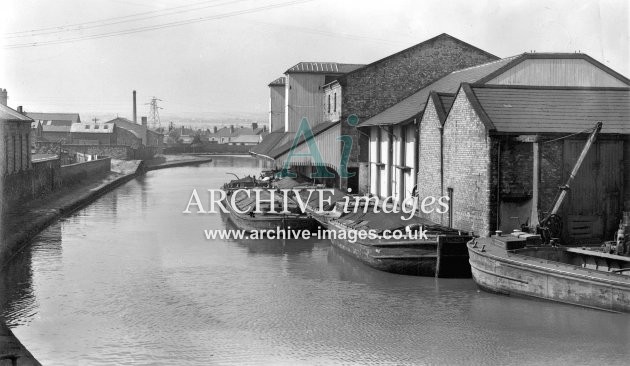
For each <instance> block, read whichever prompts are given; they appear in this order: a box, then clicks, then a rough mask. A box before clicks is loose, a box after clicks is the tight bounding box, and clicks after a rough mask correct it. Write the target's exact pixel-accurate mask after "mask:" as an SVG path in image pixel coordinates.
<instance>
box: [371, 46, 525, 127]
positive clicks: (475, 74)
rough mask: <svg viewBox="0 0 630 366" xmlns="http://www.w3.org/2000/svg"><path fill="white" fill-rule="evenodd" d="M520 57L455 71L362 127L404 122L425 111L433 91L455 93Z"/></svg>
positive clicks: (374, 117)
mask: <svg viewBox="0 0 630 366" xmlns="http://www.w3.org/2000/svg"><path fill="white" fill-rule="evenodd" d="M518 57H521V55H519V56H513V57H507V58H504V59H501V60H497V61H492V62H488V63H485V64H481V65H477V66H472V67H468V68H465V69H461V70H457V71H453V72H452V73H450V74H448V75H446V76H444V77H443V78H441V79H438V80H436V81H435V82H433V83H431V84H429V85H427V86H426V87H423V88H422V89H419V90H418V91H417V92H415V93H414V94H412V95H410V96H409V97H407V98H405V99H403V100H401V101H400V102H399V103H397V104H394V105H393V106H391V107H389V108H388V109H386V110H384V111H382V112H381V113H379V114H377V115H375V116H373V117H372V118H370V119H367V120H366V121H364V122H363V123H361V124H360V126H375V125H391V124H397V123H401V122H404V121H406V120H408V119H410V118H413V117H414V116H416V115H418V114H419V113H421V112H422V111H424V107H425V106H426V103H427V99H428V97H429V94H430V93H431V91H437V92H444V93H455V92H457V89H458V88H459V86H460V84H461V83H474V82H476V81H478V80H479V79H481V78H483V77H485V76H487V75H489V74H491V73H493V72H494V71H496V70H498V69H499V68H501V67H503V66H504V65H507V64H508V63H510V62H512V61H514V60H515V59H517V58H518Z"/></svg>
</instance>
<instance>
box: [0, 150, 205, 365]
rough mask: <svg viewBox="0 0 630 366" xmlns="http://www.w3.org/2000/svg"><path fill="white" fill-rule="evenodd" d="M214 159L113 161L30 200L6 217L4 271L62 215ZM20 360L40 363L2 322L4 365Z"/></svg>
mask: <svg viewBox="0 0 630 366" xmlns="http://www.w3.org/2000/svg"><path fill="white" fill-rule="evenodd" d="M209 161H212V158H198V157H186V156H172V157H169V156H167V157H165V158H164V159H163V160H158V161H151V162H149V164H146V165H145V164H144V162H143V161H141V160H129V161H124V160H113V161H112V166H111V170H112V171H111V172H110V173H109V174H107V175H106V176H104V177H102V178H99V179H92V180H87V181H85V182H82V183H80V184H79V185H75V186H72V187H67V188H64V189H60V190H58V191H55V192H54V193H52V194H50V195H48V196H47V197H45V198H42V199H38V200H33V201H30V202H28V203H26V204H24V205H22V206H21V207H19V208H18V209H15V210H13V211H11V212H8V213H5V214H4V215H3V218H2V228H1V232H0V235H1V238H2V245H1V247H0V270H2V269H3V268H4V267H5V266H6V265H7V263H8V262H9V261H11V259H12V258H13V257H14V256H15V255H16V254H17V253H18V252H20V251H21V250H22V249H23V248H24V247H25V246H26V245H28V242H29V240H31V239H32V238H33V237H35V236H36V235H37V234H38V233H40V232H41V231H42V230H44V229H46V228H47V227H48V226H49V225H51V224H52V223H54V222H56V221H57V220H58V219H59V218H61V217H62V216H64V215H67V214H69V213H71V212H73V211H76V210H78V209H80V208H82V207H85V206H86V205H88V204H90V203H92V202H94V201H95V200H96V199H98V198H99V197H101V196H102V195H103V194H105V193H107V192H110V191H112V190H113V189H115V188H116V187H118V186H120V185H122V184H124V183H126V182H128V181H130V180H131V179H133V178H135V177H137V176H139V175H141V174H143V173H144V172H145V171H149V170H158V169H166V168H172V167H178V166H186V165H198V164H202V163H206V162H209ZM4 359H6V360H11V361H12V360H14V359H15V360H16V362H17V365H39V362H38V361H37V360H35V359H34V358H33V356H32V355H31V354H30V353H29V352H28V350H27V349H26V348H24V347H23V346H22V344H21V343H20V341H19V340H18V339H17V338H16V337H15V336H14V335H13V333H12V332H11V330H10V329H9V328H8V327H7V326H6V325H5V324H4V323H2V322H0V364H1V362H3V360H4Z"/></svg>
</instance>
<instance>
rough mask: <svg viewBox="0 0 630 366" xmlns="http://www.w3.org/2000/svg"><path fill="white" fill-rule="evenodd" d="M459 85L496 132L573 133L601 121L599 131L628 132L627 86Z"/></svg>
mask: <svg viewBox="0 0 630 366" xmlns="http://www.w3.org/2000/svg"><path fill="white" fill-rule="evenodd" d="M462 87H463V88H464V90H465V91H466V95H467V96H468V97H469V98H471V96H472V98H474V100H471V104H472V105H473V107H474V108H475V109H476V111H477V113H478V114H479V115H480V117H481V118H482V119H485V120H486V121H484V122H485V123H486V125H490V126H494V129H495V130H496V131H497V132H506V133H574V132H579V131H583V130H586V129H589V128H592V127H593V126H594V125H595V123H596V122H597V121H602V122H603V128H602V131H601V132H602V133H616V134H630V88H583V87H582V88H580V87H573V88H570V87H528V86H499V85H468V84H464V85H463V86H462ZM471 91H472V93H471Z"/></svg>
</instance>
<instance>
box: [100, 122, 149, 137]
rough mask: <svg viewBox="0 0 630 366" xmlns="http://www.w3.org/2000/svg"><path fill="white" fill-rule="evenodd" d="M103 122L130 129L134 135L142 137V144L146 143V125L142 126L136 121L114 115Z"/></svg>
mask: <svg viewBox="0 0 630 366" xmlns="http://www.w3.org/2000/svg"><path fill="white" fill-rule="evenodd" d="M105 123H106V124H110V123H113V124H115V125H116V127H118V128H122V129H125V130H127V131H132V132H133V134H134V135H135V136H136V137H139V138H141V139H142V143H143V144H146V143H147V141H146V140H147V127H146V126H143V125H141V124H138V123H134V122H133V121H130V120H128V119H126V118H123V117H116V118H114V119H113V120H111V121H107V122H105Z"/></svg>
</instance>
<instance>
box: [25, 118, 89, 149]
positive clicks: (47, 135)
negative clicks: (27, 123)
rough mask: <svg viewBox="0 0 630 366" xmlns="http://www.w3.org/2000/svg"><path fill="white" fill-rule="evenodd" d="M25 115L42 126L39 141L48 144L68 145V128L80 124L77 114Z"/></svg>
mask: <svg viewBox="0 0 630 366" xmlns="http://www.w3.org/2000/svg"><path fill="white" fill-rule="evenodd" d="M26 115H27V116H28V117H30V118H32V119H33V121H34V122H39V123H41V125H42V131H41V135H40V136H39V139H40V140H42V141H49V142H65V143H70V140H71V139H70V126H71V125H72V124H73V123H81V117H80V116H79V114H78V113H39V112H26Z"/></svg>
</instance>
